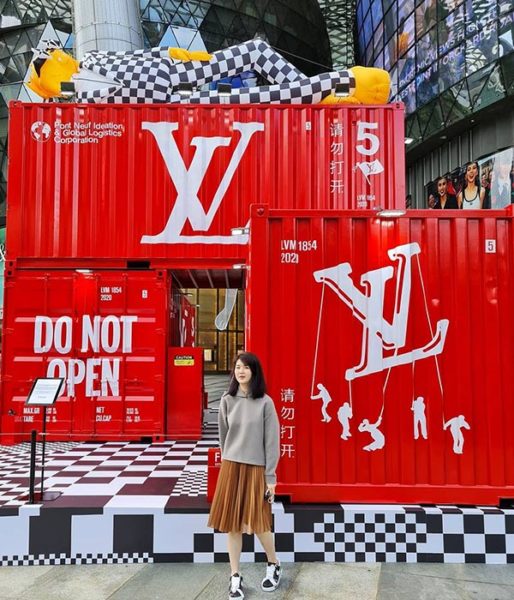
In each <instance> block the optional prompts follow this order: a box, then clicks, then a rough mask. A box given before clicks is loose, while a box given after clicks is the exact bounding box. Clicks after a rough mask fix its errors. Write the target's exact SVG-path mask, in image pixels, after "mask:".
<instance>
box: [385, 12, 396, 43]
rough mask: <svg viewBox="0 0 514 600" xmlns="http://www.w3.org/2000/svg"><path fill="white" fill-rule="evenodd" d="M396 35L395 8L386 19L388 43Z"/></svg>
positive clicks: (386, 38) (388, 13)
mask: <svg viewBox="0 0 514 600" xmlns="http://www.w3.org/2000/svg"><path fill="white" fill-rule="evenodd" d="M394 33H396V6H393V8H391V9H390V10H389V11H388V12H387V13H386V15H385V18H384V37H385V40H386V42H387V41H388V40H389V39H390V38H391V36H392V35H393V34H394Z"/></svg>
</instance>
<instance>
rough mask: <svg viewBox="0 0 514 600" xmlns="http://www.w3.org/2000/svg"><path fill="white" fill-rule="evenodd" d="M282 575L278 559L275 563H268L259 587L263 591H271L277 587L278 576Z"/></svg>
mask: <svg viewBox="0 0 514 600" xmlns="http://www.w3.org/2000/svg"><path fill="white" fill-rule="evenodd" d="M281 577H282V567H281V566H280V561H279V562H277V564H274V563H270V562H269V563H268V566H267V567H266V576H265V577H264V579H263V580H262V583H261V589H262V590H263V591H264V592H273V591H275V590H276V589H277V588H278V584H279V583H280V578H281Z"/></svg>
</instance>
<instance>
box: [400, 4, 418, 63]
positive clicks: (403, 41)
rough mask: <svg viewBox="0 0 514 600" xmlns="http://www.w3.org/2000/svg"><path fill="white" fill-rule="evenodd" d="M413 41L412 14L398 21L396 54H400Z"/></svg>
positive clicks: (405, 50) (403, 52)
mask: <svg viewBox="0 0 514 600" xmlns="http://www.w3.org/2000/svg"><path fill="white" fill-rule="evenodd" d="M413 43H414V14H412V15H411V16H410V17H408V18H407V19H405V20H403V21H400V26H399V28H398V56H402V55H403V54H405V52H407V50H408V49H409V48H410V47H411V46H412V44H413Z"/></svg>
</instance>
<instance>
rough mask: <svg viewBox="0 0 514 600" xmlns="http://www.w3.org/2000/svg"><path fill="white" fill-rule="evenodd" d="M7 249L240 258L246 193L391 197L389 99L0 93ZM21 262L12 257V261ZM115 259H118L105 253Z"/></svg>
mask: <svg viewBox="0 0 514 600" xmlns="http://www.w3.org/2000/svg"><path fill="white" fill-rule="evenodd" d="M9 127H10V133H9V161H10V162H9V188H8V197H9V202H8V217H7V218H8V224H9V226H8V234H7V235H8V240H7V247H8V248H9V256H10V258H11V259H16V260H18V261H19V260H21V261H22V262H21V263H20V265H22V266H23V264H28V263H27V261H30V260H37V259H39V258H43V259H46V260H51V261H53V263H58V261H59V260H63V259H77V258H79V259H80V258H87V259H91V258H97V259H100V260H102V261H104V262H105V261H106V260H108V259H112V260H113V261H114V260H118V259H137V258H164V259H166V258H168V259H169V258H172V259H173V258H180V259H184V260H193V259H194V260H201V261H203V262H204V263H206V261H208V260H210V259H214V260H220V259H223V258H226V259H229V258H230V259H232V258H244V257H245V256H246V252H247V251H246V245H245V244H246V242H247V236H246V235H244V234H243V235H241V236H239V237H236V238H235V237H234V236H232V237H231V236H230V233H231V232H230V230H231V228H235V227H241V226H244V225H246V224H247V222H248V219H249V207H250V205H251V204H252V203H266V204H269V205H270V206H272V207H275V208H297V209H305V208H326V209H331V208H341V209H346V208H373V209H376V208H377V207H378V206H381V207H383V208H394V207H402V206H404V201H405V172H404V171H405V165H404V129H403V105H399V104H391V105H387V106H380V107H355V106H353V107H352V106H348V107H340V106H326V107H321V106H287V107H286V106H263V105H258V106H243V107H242V106H237V107H236V106H194V107H188V106H173V105H168V106H123V105H120V106H112V105H103V106H102V105H73V104H44V105H42V104H39V105H38V104H23V103H20V102H13V103H11V104H10V119H9ZM23 261H25V263H24V262H23ZM118 266H119V265H118Z"/></svg>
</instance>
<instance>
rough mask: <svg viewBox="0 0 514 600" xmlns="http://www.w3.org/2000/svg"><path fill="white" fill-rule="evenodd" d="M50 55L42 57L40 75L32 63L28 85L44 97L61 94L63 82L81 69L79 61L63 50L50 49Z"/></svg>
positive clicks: (53, 96)
mask: <svg viewBox="0 0 514 600" xmlns="http://www.w3.org/2000/svg"><path fill="white" fill-rule="evenodd" d="M48 54H49V57H48V58H45V59H42V65H41V67H40V68H39V75H38V72H37V70H36V68H35V67H34V63H32V64H31V65H30V79H29V81H28V82H27V86H28V87H29V88H30V89H31V90H32V91H33V92H35V93H36V94H37V95H38V96H41V97H42V98H55V97H58V96H61V82H63V81H70V80H71V76H72V75H73V74H74V73H78V71H79V62H78V61H77V60H75V59H74V58H73V57H72V56H70V55H69V54H67V53H66V52H64V51H63V50H59V49H57V50H49V51H48Z"/></svg>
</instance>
